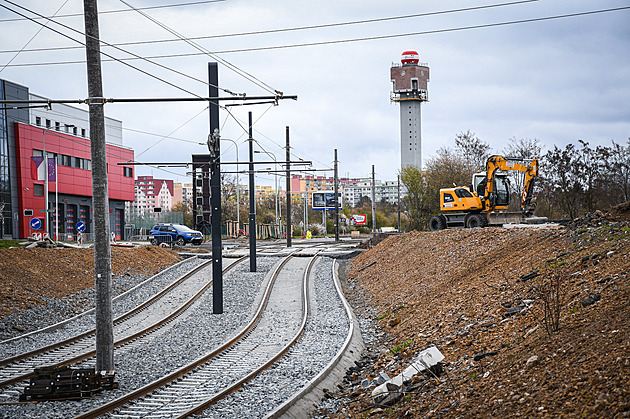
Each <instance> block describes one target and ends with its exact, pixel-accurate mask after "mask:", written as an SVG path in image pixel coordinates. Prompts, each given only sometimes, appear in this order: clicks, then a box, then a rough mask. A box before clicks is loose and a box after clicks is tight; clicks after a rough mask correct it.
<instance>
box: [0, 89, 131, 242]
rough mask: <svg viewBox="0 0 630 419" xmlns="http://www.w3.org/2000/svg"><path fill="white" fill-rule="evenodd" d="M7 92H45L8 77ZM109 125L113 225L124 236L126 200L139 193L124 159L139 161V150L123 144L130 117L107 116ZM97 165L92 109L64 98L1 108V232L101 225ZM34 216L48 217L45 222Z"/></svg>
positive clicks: (7, 96)
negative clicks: (95, 194) (96, 215)
mask: <svg viewBox="0 0 630 419" xmlns="http://www.w3.org/2000/svg"><path fill="white" fill-rule="evenodd" d="M0 98H1V99H3V100H28V99H32V98H35V99H39V98H41V97H39V96H35V95H31V94H29V91H28V88H27V87H25V86H21V85H18V84H16V83H12V82H10V81H6V80H0ZM105 132H106V141H107V144H106V152H107V166H108V167H107V176H108V193H109V209H110V229H111V231H112V232H114V233H115V234H116V236H118V237H119V238H122V236H123V232H124V225H125V213H124V208H125V202H127V201H132V200H133V199H134V190H133V187H134V181H133V176H134V169H133V166H123V165H119V163H126V162H129V161H133V159H134V153H133V150H131V149H129V148H126V147H124V146H123V145H122V135H121V133H122V122H120V121H117V120H115V119H112V118H106V131H105ZM91 169H92V165H91V151H90V140H89V115H88V111H87V110H83V109H80V108H75V107H72V106H68V105H59V104H53V105H52V107H51V108H50V109H44V108H29V107H20V106H16V107H15V108H13V107H11V106H10V105H9V106H5V107H4V108H3V109H2V110H0V207H1V208H2V227H1V228H2V230H1V234H0V236H2V237H4V238H15V239H17V238H25V237H27V236H30V235H31V234H32V233H34V232H42V233H46V232H47V233H48V234H49V235H50V237H53V238H57V239H74V238H75V237H76V224H77V222H79V221H82V222H83V223H84V224H85V226H86V230H85V232H86V233H91V232H93V227H92V175H91ZM46 190H48V194H47V196H46ZM46 208H48V213H46ZM34 219H39V220H40V221H41V225H40V226H39V228H37V229H36V228H35V227H37V226H38V224H37V220H34Z"/></svg>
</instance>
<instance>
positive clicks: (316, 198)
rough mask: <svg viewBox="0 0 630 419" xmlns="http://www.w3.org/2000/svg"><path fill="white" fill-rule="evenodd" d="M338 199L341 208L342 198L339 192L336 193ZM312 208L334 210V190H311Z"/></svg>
mask: <svg viewBox="0 0 630 419" xmlns="http://www.w3.org/2000/svg"><path fill="white" fill-rule="evenodd" d="M337 196H338V197H339V198H338V201H339V209H341V208H342V204H341V202H342V199H341V192H339V193H338V195H337ZM313 209H314V210H321V211H323V210H326V211H334V210H335V192H333V191H319V192H313Z"/></svg>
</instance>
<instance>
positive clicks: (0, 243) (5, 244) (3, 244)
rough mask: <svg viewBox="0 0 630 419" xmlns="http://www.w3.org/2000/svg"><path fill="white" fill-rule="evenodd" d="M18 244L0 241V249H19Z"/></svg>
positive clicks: (14, 241)
mask: <svg viewBox="0 0 630 419" xmlns="http://www.w3.org/2000/svg"><path fill="white" fill-rule="evenodd" d="M19 246H20V243H19V242H18V241H16V240H0V249H6V248H9V247H19Z"/></svg>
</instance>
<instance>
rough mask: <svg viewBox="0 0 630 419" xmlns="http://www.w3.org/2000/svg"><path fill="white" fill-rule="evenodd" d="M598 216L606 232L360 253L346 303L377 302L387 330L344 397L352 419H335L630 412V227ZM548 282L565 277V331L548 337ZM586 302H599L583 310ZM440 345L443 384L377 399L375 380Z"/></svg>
mask: <svg viewBox="0 0 630 419" xmlns="http://www.w3.org/2000/svg"><path fill="white" fill-rule="evenodd" d="M603 215H604V216H605V217H606V216H608V215H607V214H603ZM592 220H593V221H594V223H597V222H598V221H597V220H602V224H601V226H599V227H596V226H594V225H593V226H589V227H583V231H580V228H578V229H577V230H576V229H569V228H563V227H562V228H553V229H551V228H549V229H547V228H540V229H500V228H486V229H471V230H469V229H453V230H443V231H439V232H435V233H428V232H427V233H424V232H411V233H407V234H404V235H398V236H394V237H389V238H387V239H385V240H384V241H383V242H381V243H380V244H378V245H376V246H375V247H374V248H372V249H369V250H367V251H365V252H364V253H363V254H361V255H359V256H357V257H356V258H355V259H354V260H353V261H352V262H351V266H350V267H349V268H348V269H347V277H346V281H347V282H346V292H347V296H348V298H349V300H350V301H351V303H352V304H355V305H358V304H361V301H362V300H358V299H355V298H354V295H355V294H356V295H361V296H363V295H368V296H369V297H370V302H371V307H373V310H374V311H375V313H374V315H373V317H372V318H371V321H373V322H375V323H377V324H378V326H379V329H378V330H381V331H383V332H385V335H384V336H382V337H381V339H380V340H379V341H378V342H374V343H372V344H371V347H370V348H369V351H370V352H369V354H370V355H369V356H368V357H367V358H366V360H365V363H364V365H363V366H362V367H361V368H360V369H359V370H357V371H355V372H356V373H358V377H356V380H354V381H352V382H347V383H346V387H345V388H344V389H343V390H342V391H341V392H339V393H337V394H336V395H335V397H337V398H339V399H340V401H339V406H343V411H342V410H341V408H340V410H339V411H338V412H337V413H334V412H328V413H327V414H326V416H327V417H329V416H330V417H364V416H365V415H366V414H368V415H369V414H370V413H368V412H373V411H374V410H373V409H374V408H380V409H382V410H379V411H378V412H379V413H378V414H374V415H375V416H378V417H392V418H398V417H400V418H402V417H443V418H459V417H473V418H474V417H480V418H482V417H483V418H485V417H501V416H503V417H512V416H524V417H537V416H546V417H561V416H564V417H578V416H589V417H590V416H595V417H615V416H618V417H623V415H624V414H625V415H628V412H630V355H628V354H629V352H628V348H629V347H630V346H629V345H630V323H629V322H628V320H627V319H628V318H630V227H628V228H626V224H628V225H630V223H628V222H627V221H619V220H615V221H611V220H607V219H606V218H602V217H600V216H599V215H597V217H595V215H594V216H593V218H592ZM594 223H593V224H594ZM581 228H582V227H581ZM611 252H612V253H611ZM372 262H377V263H376V264H374V265H372V266H369V267H367V266H366V265H368V264H370V263H372ZM596 262H597V263H596ZM364 267H365V269H363V270H362V271H361V272H358V270H359V269H361V268H364ZM534 273H535V274H534ZM552 273H556V274H561V275H562V278H563V281H562V284H561V289H560V293H559V296H560V298H559V299H558V300H557V301H558V302H559V304H560V311H559V313H560V317H559V330H558V331H557V332H553V333H552V332H549V333H548V328H547V327H546V326H545V305H546V304H548V303H550V302H551V303H553V301H556V300H549V296H548V295H545V294H544V293H543V292H542V290H543V289H544V287H545V286H546V284H548V283H549V280H550V278H551V274H552ZM597 295H599V298H598V297H596V296H597ZM589 298H592V299H593V300H595V299H596V298H598V300H597V301H594V303H592V304H589V305H586V306H585V305H583V304H582V302H583V301H586V300H587V299H589ZM510 309H514V311H515V312H517V313H518V314H515V315H511V316H510V315H508V316H506V313H507V312H508V310H510ZM363 310H364V311H363V312H365V313H367V312H368V310H366V309H363ZM393 313H395V315H393ZM393 318H395V319H398V321H395V322H392V321H391V320H392V319H393ZM406 343H408V344H407V345H404V344H406ZM431 344H436V345H438V346H439V347H440V351H441V353H442V354H443V356H444V359H443V361H441V363H440V365H441V367H443V370H444V373H443V375H442V376H441V377H440V379H435V378H434V377H427V376H425V375H423V374H419V375H416V376H414V377H413V378H412V379H411V382H409V383H407V384H405V383H404V382H403V383H402V386H400V387H399V388H398V389H396V387H392V389H391V390H389V389H388V391H387V393H388V396H386V397H385V398H382V397H383V396H382V395H381V396H380V397H377V398H374V397H372V393H373V391H374V390H375V387H374V385H375V383H374V381H373V380H374V379H375V378H376V377H377V376H378V375H379V374H380V372H383V371H386V372H387V373H388V374H389V375H391V376H398V375H400V374H402V373H403V372H404V370H405V369H406V368H407V366H408V365H409V364H410V363H411V362H412V360H413V359H414V355H415V354H416V353H418V352H419V351H421V350H422V349H424V348H427V347H428V346H430V345H431ZM403 346H404V347H403ZM393 348H396V349H398V348H402V349H400V350H396V351H393V350H392V349H393ZM594 348H606V349H605V350H594ZM364 380H368V381H364ZM361 383H364V384H365V385H362V384H361ZM368 383H369V385H367V384H368ZM390 384H394V383H391V382H390ZM394 385H395V384H394ZM357 390H358V392H357ZM350 393H352V394H353V395H354V397H353V398H352V399H345V397H347V395H349V394H350ZM357 394H358V395H357ZM382 394H384V392H383V393H382ZM394 395H395V397H394ZM377 396H378V395H377ZM389 396H392V397H391V398H388V397H389ZM541 407H542V409H541Z"/></svg>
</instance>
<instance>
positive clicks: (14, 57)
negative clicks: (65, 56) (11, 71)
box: [0, 0, 69, 73]
mask: <svg viewBox="0 0 630 419" xmlns="http://www.w3.org/2000/svg"><path fill="white" fill-rule="evenodd" d="M68 1H69V0H66V1H64V2H63V4H62V5H61V6H59V8H58V9H57V11H55V13H53V17H55V16H56V15H57V13H59V11H60V10H61V9H63V7H64V6H65V5H66V4H67V3H68ZM48 23H49V22H46V24H45V25H44V26H40V27H39V29H38V30H37V32H35V34H34V35H33V36H32V37H31V39H29V40H28V41H26V44H24V46H23V47H22V48H20V50H19V51H16V52H15V55H14V56H13V57H11V59H10V60H9V62H8V63H7V64H5V65H3V66H2V68H0V73H2V72H3V71H4V69H5V68H7V65H8V64H11V63H12V62H13V60H15V59H16V58H17V57H18V56H19V55H20V54H21V53H22V52H23V51H24V50H25V49H26V47H27V46H28V44H30V43H31V42H32V41H33V39H35V38H37V35H39V33H40V32H41V31H43V30H44V28H45V27H46V26H48Z"/></svg>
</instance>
